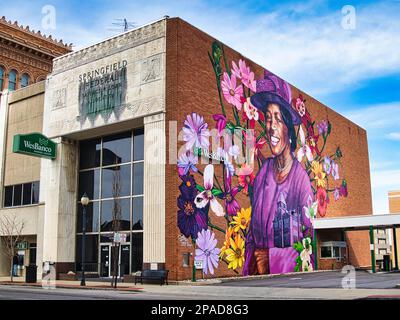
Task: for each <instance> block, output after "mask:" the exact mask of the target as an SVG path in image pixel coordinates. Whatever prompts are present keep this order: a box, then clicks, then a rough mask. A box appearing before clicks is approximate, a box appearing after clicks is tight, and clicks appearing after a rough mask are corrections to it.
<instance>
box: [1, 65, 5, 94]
mask: <svg viewBox="0 0 400 320" xmlns="http://www.w3.org/2000/svg"><path fill="white" fill-rule="evenodd" d="M3 86H4V68H3V67H2V66H0V91H3Z"/></svg>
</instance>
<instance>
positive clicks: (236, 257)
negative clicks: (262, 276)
mask: <svg viewBox="0 0 400 320" xmlns="http://www.w3.org/2000/svg"><path fill="white" fill-rule="evenodd" d="M231 240H232V241H231V247H230V248H229V249H228V250H226V259H227V260H228V261H229V265H228V268H229V269H232V270H236V269H237V268H238V267H239V268H241V267H242V266H243V262H244V251H245V249H244V240H243V239H242V237H241V236H240V235H239V234H237V235H236V236H235V240H233V239H231Z"/></svg>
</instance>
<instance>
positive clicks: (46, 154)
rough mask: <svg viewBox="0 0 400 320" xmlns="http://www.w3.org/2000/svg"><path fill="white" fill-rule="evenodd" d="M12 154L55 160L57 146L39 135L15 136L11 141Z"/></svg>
mask: <svg viewBox="0 0 400 320" xmlns="http://www.w3.org/2000/svg"><path fill="white" fill-rule="evenodd" d="M13 152H14V153H21V154H26V155H28V156H34V157H41V158H50V159H55V158H56V153H57V145H56V143H55V142H53V141H51V140H50V139H49V138H47V137H46V136H44V135H42V134H41V133H36V132H35V133H30V134H17V135H15V136H14V140H13Z"/></svg>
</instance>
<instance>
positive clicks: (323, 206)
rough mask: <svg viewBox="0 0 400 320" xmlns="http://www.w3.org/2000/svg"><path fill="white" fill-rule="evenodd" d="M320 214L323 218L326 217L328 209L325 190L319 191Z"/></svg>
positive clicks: (320, 189)
mask: <svg viewBox="0 0 400 320" xmlns="http://www.w3.org/2000/svg"><path fill="white" fill-rule="evenodd" d="M317 201H318V213H319V215H320V216H321V217H325V215H326V208H327V206H328V201H329V200H328V195H327V193H326V190H325V188H318V189H317Z"/></svg>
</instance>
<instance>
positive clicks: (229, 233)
mask: <svg viewBox="0 0 400 320" xmlns="http://www.w3.org/2000/svg"><path fill="white" fill-rule="evenodd" d="M234 234H235V232H234V231H233V228H232V227H231V226H230V227H228V229H226V231H225V241H224V245H223V246H222V248H221V252H220V253H219V256H220V258H222V257H223V256H224V255H225V252H226V250H228V249H229V248H230V246H231V242H232V241H233V240H232V238H233V235H234Z"/></svg>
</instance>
